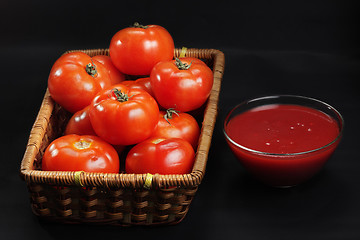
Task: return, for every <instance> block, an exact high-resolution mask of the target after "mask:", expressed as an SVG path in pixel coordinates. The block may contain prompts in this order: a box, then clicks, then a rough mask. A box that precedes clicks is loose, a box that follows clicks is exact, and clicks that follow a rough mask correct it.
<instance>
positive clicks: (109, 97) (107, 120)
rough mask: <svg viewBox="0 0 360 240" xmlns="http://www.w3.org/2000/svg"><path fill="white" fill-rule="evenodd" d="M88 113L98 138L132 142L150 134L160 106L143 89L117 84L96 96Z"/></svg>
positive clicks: (118, 142) (112, 141)
mask: <svg viewBox="0 0 360 240" xmlns="http://www.w3.org/2000/svg"><path fill="white" fill-rule="evenodd" d="M89 116H90V121H91V125H92V126H93V128H94V131H95V132H96V134H97V135H98V136H99V137H101V138H103V139H104V140H105V141H107V142H109V143H111V144H113V145H132V144H136V143H139V142H141V141H143V140H145V139H147V138H149V137H150V136H151V134H152V133H153V131H154V129H155V127H156V124H157V122H158V116H159V107H158V105H157V103H156V101H155V99H154V98H153V97H151V96H150V94H148V93H147V92H145V91H144V90H141V89H129V88H128V87H127V86H125V85H122V84H116V85H114V86H112V87H110V88H108V89H106V90H104V91H102V92H100V93H99V94H98V95H97V96H96V97H95V98H94V100H93V102H92V104H91V107H90V110H89Z"/></svg>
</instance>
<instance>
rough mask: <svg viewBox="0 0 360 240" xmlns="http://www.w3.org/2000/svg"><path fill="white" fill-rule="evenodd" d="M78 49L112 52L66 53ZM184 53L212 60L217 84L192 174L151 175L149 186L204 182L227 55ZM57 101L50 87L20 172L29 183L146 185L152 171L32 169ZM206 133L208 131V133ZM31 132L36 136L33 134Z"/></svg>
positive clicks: (213, 51)
mask: <svg viewBox="0 0 360 240" xmlns="http://www.w3.org/2000/svg"><path fill="white" fill-rule="evenodd" d="M75 51H82V52H85V53H88V54H89V55H90V56H91V54H93V55H97V54H105V55H108V54H109V50H108V49H84V50H69V51H66V52H65V53H69V52H75ZM181 51H183V53H184V48H182V49H180V48H176V49H175V51H174V57H179V55H180V53H181ZM65 53H64V54H65ZM185 57H198V58H203V59H212V60H213V73H214V84H213V88H212V90H211V93H210V96H209V99H208V102H207V104H206V107H205V110H204V118H203V124H202V127H201V134H200V138H199V146H198V149H197V151H196V155H195V163H194V166H193V169H192V172H191V173H189V174H169V175H165V174H154V175H151V184H150V185H148V186H147V187H149V188H162V189H164V188H165V189H166V188H168V187H172V186H177V187H184V188H192V187H194V188H195V187H197V186H198V185H199V184H200V183H201V181H202V179H203V177H204V174H205V169H206V164H207V158H208V152H209V149H210V144H211V138H212V134H213V130H214V125H215V122H216V117H217V104H218V101H219V93H220V88H221V81H222V76H223V72H224V64H225V56H224V54H223V52H221V51H220V50H217V49H197V48H189V49H186V51H185ZM54 104H55V102H54V101H53V100H52V98H51V96H50V93H49V91H48V89H47V90H46V93H45V96H44V99H43V102H42V104H41V108H40V111H39V113H38V116H37V117H36V120H35V123H34V125H33V127H32V129H31V132H30V137H29V140H28V144H27V146H26V150H25V153H24V156H23V159H22V161H21V167H20V176H21V178H22V179H23V180H24V181H25V182H27V183H28V184H32V183H35V184H40V183H43V184H51V185H68V186H71V185H72V186H92V187H94V186H95V187H104V188H120V187H121V188H144V184H145V182H146V180H147V178H149V175H148V174H146V173H144V174H130V173H92V172H82V171H81V172H73V171H42V170H34V169H32V166H33V163H34V160H35V157H36V154H37V153H38V152H39V146H40V145H41V141H42V137H43V135H44V134H45V132H46V126H47V124H48V121H49V118H50V115H51V114H52V111H53V108H54ZM44 112H45V113H46V114H47V115H48V118H44V117H43V116H42V115H43V113H44ZM205 133H206V134H207V135H206V136H205ZM32 135H35V136H37V137H36V138H31V136H32ZM205 137H206V139H205Z"/></svg>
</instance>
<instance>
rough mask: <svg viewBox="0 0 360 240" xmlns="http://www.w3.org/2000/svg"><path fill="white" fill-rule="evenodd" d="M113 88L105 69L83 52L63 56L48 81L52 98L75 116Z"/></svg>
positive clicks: (52, 70) (55, 64) (56, 63)
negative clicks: (108, 89)
mask: <svg viewBox="0 0 360 240" xmlns="http://www.w3.org/2000/svg"><path fill="white" fill-rule="evenodd" d="M109 86H111V82H110V78H109V73H108V71H107V70H106V69H105V67H104V66H103V65H102V64H101V63H99V62H98V61H96V60H93V59H91V57H90V56H88V55H87V54H85V53H83V52H73V53H68V54H65V55H63V56H61V57H60V58H59V59H58V60H57V61H56V62H55V63H54V65H53V67H52V69H51V71H50V75H49V79H48V88H49V92H50V94H51V97H52V98H53V99H54V100H55V102H57V103H58V104H60V105H61V106H63V107H64V108H65V109H66V110H68V111H69V112H72V113H74V112H77V111H79V110H81V109H83V108H84V107H86V106H88V105H89V104H90V103H91V101H92V100H93V98H94V97H95V96H96V94H97V93H98V92H99V91H101V90H102V89H104V88H106V87H109Z"/></svg>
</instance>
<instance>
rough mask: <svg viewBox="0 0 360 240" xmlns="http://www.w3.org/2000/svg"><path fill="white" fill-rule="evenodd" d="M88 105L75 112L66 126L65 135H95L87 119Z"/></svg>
mask: <svg viewBox="0 0 360 240" xmlns="http://www.w3.org/2000/svg"><path fill="white" fill-rule="evenodd" d="M89 108H90V105H89V106H87V107H85V108H84V109H82V110H80V111H77V112H76V113H74V115H73V116H72V117H71V118H70V120H69V122H68V123H67V125H66V129H65V135H69V134H77V135H96V133H95V131H94V129H93V127H92V125H91V122H90V118H89Z"/></svg>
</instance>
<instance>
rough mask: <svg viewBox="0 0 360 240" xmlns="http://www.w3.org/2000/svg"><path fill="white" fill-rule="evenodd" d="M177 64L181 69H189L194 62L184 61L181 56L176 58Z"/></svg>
mask: <svg viewBox="0 0 360 240" xmlns="http://www.w3.org/2000/svg"><path fill="white" fill-rule="evenodd" d="M175 64H176V66H177V68H178V69H179V70H188V69H189V68H190V66H191V64H192V62H191V63H190V64H187V63H183V62H182V61H181V60H180V59H179V58H175Z"/></svg>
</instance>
